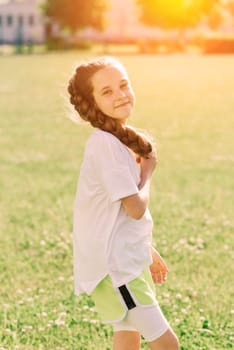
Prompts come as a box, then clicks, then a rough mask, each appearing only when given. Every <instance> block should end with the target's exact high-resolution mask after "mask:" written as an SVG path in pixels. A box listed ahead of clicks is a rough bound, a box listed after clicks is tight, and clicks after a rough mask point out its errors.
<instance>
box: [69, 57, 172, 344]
mask: <svg viewBox="0 0 234 350" xmlns="http://www.w3.org/2000/svg"><path fill="white" fill-rule="evenodd" d="M68 91H69V94H70V102H71V104H72V105H73V106H74V108H75V110H76V111H77V112H78V114H79V115H80V117H81V118H83V119H84V120H85V121H88V122H89V123H90V124H91V125H92V126H93V127H94V128H95V130H94V132H93V133H92V134H91V136H90V137H89V139H88V141H87V144H86V148H85V153H84V159H83V163H82V166H81V169H80V176H79V181H78V189H77V194H76V200H75V207H74V274H75V293H76V294H77V295H80V294H82V293H87V294H89V295H91V296H92V298H93V300H94V302H95V305H96V308H97V310H98V311H99V314H100V317H101V318H102V320H103V322H105V323H112V324H113V326H114V344H113V349H114V350H139V349H140V336H141V335H142V336H143V337H145V339H146V340H147V341H148V342H149V345H150V348H151V349H157V350H176V349H178V341H177V338H176V336H175V334H174V333H173V331H172V329H171V328H170V326H169V324H168V322H167V321H166V319H165V317H164V315H163V314H162V312H161V310H160V307H159V305H158V302H157V300H156V298H155V293H154V285H153V282H154V283H162V282H164V281H165V280H166V277H167V272H168V270H167V266H166V264H165V262H164V261H163V259H162V258H161V257H160V255H159V253H158V252H157V251H156V250H155V249H154V248H153V247H152V246H151V240H152V233H151V232H152V226H153V225H152V218H151V215H150V212H149V210H148V208H147V207H148V202H149V190H150V179H151V176H152V173H153V171H154V169H155V166H156V156H155V150H154V147H153V144H152V142H151V141H150V140H149V139H148V137H147V136H145V135H144V134H142V133H140V132H138V131H137V130H136V129H135V128H133V127H131V126H130V125H128V124H127V120H128V117H129V116H130V114H131V113H132V110H133V106H134V101H135V96H134V93H133V90H132V87H131V84H130V81H129V78H128V75H127V73H126V70H125V69H124V67H123V66H122V64H121V63H120V62H119V61H118V60H116V59H114V58H111V57H101V58H98V59H94V60H91V61H89V62H87V63H83V64H81V65H79V66H78V67H77V68H76V71H75V73H74V75H73V76H72V78H71V79H70V81H69V86H68Z"/></svg>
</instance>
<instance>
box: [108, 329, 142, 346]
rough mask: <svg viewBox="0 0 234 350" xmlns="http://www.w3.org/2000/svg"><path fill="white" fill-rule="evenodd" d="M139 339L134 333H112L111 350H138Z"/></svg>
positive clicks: (137, 333) (136, 333)
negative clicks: (112, 342)
mask: <svg viewBox="0 0 234 350" xmlns="http://www.w3.org/2000/svg"><path fill="white" fill-rule="evenodd" d="M140 345H141V337H140V333H139V332H136V331H117V332H114V344H113V350H140Z"/></svg>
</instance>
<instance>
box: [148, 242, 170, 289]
mask: <svg viewBox="0 0 234 350" xmlns="http://www.w3.org/2000/svg"><path fill="white" fill-rule="evenodd" d="M151 254H152V258H153V262H152V264H151V265H150V272H151V276H152V279H153V282H154V283H157V284H161V283H163V282H165V281H166V279H167V273H168V268H167V265H166V263H165V261H164V260H163V258H162V257H161V256H160V254H159V253H158V252H157V250H156V249H154V248H153V247H151Z"/></svg>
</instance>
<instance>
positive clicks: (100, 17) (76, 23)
mask: <svg viewBox="0 0 234 350" xmlns="http://www.w3.org/2000/svg"><path fill="white" fill-rule="evenodd" d="M107 3H108V1H107V0H88V1H87V0H46V1H45V2H44V3H43V5H42V10H43V13H44V14H45V15H46V16H47V17H48V18H49V19H52V20H55V21H56V22H57V23H58V24H59V25H60V26H61V28H66V29H69V30H70V32H71V33H73V34H74V33H75V32H76V31H77V30H79V29H82V28H85V27H93V28H96V29H100V30H102V29H103V28H104V27H105V21H104V13H105V11H106V9H107V8H108V7H107Z"/></svg>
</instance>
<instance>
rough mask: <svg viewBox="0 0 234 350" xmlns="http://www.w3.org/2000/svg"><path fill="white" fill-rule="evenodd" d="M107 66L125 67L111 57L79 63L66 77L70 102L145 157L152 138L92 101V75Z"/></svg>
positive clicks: (80, 113)
mask: <svg viewBox="0 0 234 350" xmlns="http://www.w3.org/2000/svg"><path fill="white" fill-rule="evenodd" d="M109 66H112V67H113V66H114V67H120V68H121V70H124V71H125V69H124V67H123V66H122V65H121V63H120V62H119V61H118V60H116V59H115V58H112V57H101V58H98V59H94V60H91V61H88V62H85V63H82V64H80V65H79V66H78V67H77V68H76V70H75V73H74V75H73V76H72V77H71V79H70V80H69V84H68V92H69V94H70V102H71V104H72V105H73V106H74V108H75V110H76V111H77V112H78V114H79V115H80V117H81V118H82V119H83V120H85V121H88V122H89V123H90V124H91V125H92V126H93V127H95V128H99V129H101V130H104V131H107V132H109V133H111V134H112V135H114V136H115V137H117V138H118V139H119V140H120V141H121V142H122V143H123V144H124V145H126V146H127V147H129V148H130V149H131V150H132V151H133V152H135V153H136V154H137V155H139V156H140V157H144V158H148V157H149V154H150V153H151V152H152V150H153V145H152V142H151V141H150V140H149V139H148V138H147V137H146V136H145V135H144V134H142V133H141V132H139V131H137V130H136V129H135V128H133V127H131V126H129V125H123V124H121V123H120V122H119V121H118V120H117V119H114V118H112V117H109V116H107V115H105V114H104V113H103V112H102V111H101V110H100V109H99V108H98V106H97V105H96V103H95V100H94V96H93V86H92V77H93V75H94V74H95V73H96V72H98V71H99V70H101V69H103V68H106V67H109Z"/></svg>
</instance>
